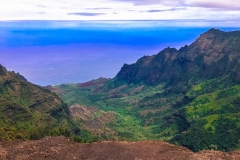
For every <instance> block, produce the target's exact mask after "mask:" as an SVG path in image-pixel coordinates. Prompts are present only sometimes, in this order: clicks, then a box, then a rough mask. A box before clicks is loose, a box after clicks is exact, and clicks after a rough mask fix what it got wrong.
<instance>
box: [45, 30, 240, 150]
mask: <svg viewBox="0 0 240 160" xmlns="http://www.w3.org/2000/svg"><path fill="white" fill-rule="evenodd" d="M239 44H240V31H233V32H224V31H220V30H218V29H210V30H209V31H207V32H205V33H203V34H202V35H200V37H199V38H198V39H196V41H194V42H193V43H192V44H191V45H189V46H184V47H182V48H180V49H179V50H177V49H175V48H166V49H164V50H163V51H161V52H159V53H158V54H156V55H152V56H144V57H142V58H140V59H139V60H138V61H137V62H136V63H133V64H130V65H128V64H124V65H123V67H122V68H121V70H120V71H119V73H118V74H117V75H116V77H114V78H113V79H102V78H101V79H97V80H92V81H90V82H87V83H82V84H71V85H60V86H54V87H48V88H49V89H51V90H53V91H57V92H56V93H58V94H59V93H60V94H59V95H60V96H61V97H62V98H63V100H64V101H65V102H66V103H68V104H69V105H74V104H76V103H77V104H80V105H82V106H85V107H87V106H94V107H97V108H98V109H100V110H103V111H102V112H101V113H104V112H109V111H111V112H112V113H114V114H112V115H114V118H112V121H110V122H108V123H104V125H103V129H102V130H103V132H101V134H100V136H101V137H103V138H105V139H118V140H131V141H138V140H145V139H155V140H157V139H161V140H165V141H169V142H171V143H174V144H177V145H182V146H186V147H188V148H189V149H191V150H193V151H199V150H204V149H215V150H222V151H229V150H235V149H239V148H240V141H239V139H240V117H239V115H240V112H239V111H240V110H239V104H240V103H239V102H240V84H239V82H240V57H239V56H240V46H239ZM99 117H101V114H93V117H92V119H94V120H96V121H98V118H99ZM76 119H77V118H76ZM85 124H87V123H85ZM104 128H108V129H109V130H110V131H111V133H113V134H109V132H104V130H105V129H104ZM92 133H94V132H92Z"/></svg>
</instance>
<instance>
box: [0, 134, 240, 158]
mask: <svg viewBox="0 0 240 160" xmlns="http://www.w3.org/2000/svg"><path fill="white" fill-rule="evenodd" d="M0 159H1V160H6V159H8V160H15V159H18V160H25V159H37V160H41V159H44V160H46V159H49V160H52V159H75V160H81V159H91V160H97V159H106V160H108V159H109V160H110V159H111V160H112V159H119V160H128V159H129V160H132V159H152V160H155V159H159V160H161V159H162V160H166V159H171V160H200V159H205V160H210V159H211V160H213V159H225V160H232V159H240V152H239V151H235V152H229V153H226V152H225V153H224V152H219V151H202V152H199V153H193V152H192V151H190V150H188V149H187V148H184V147H180V146H174V145H171V144H168V143H166V142H163V141H141V142H118V141H115V142H106V141H105V142H95V143H91V144H79V143H74V142H72V141H70V140H68V139H67V138H64V137H45V138H44V139H41V140H37V141H26V142H0Z"/></svg>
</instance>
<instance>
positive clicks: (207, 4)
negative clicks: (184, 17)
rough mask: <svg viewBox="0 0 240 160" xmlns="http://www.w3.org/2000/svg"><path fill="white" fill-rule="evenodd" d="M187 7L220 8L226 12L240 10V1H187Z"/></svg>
mask: <svg viewBox="0 0 240 160" xmlns="http://www.w3.org/2000/svg"><path fill="white" fill-rule="evenodd" d="M184 3H185V5H189V6H194V7H202V8H218V9H226V10H238V9H240V0H235V1H231V2H229V1H226V0H185V2H184Z"/></svg>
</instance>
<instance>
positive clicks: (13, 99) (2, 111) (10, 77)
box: [0, 65, 79, 139]
mask: <svg viewBox="0 0 240 160" xmlns="http://www.w3.org/2000/svg"><path fill="white" fill-rule="evenodd" d="M0 117H1V118H0V124H1V125H0V139H38V138H41V137H43V136H45V135H66V136H69V135H70V131H72V132H74V129H75V131H77V130H79V129H77V128H76V127H74V124H73V123H71V117H70V111H69V108H68V106H67V104H65V103H64V102H63V101H62V100H61V99H60V98H59V97H58V96H57V94H55V93H53V92H51V91H49V90H47V89H44V88H42V87H40V86H37V85H34V84H31V83H29V82H28V81H27V80H26V79H25V78H24V77H23V76H21V75H19V74H16V73H14V72H9V71H7V70H6V68H5V67H3V66H2V65H0Z"/></svg>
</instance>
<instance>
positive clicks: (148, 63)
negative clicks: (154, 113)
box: [116, 29, 240, 86]
mask: <svg viewBox="0 0 240 160" xmlns="http://www.w3.org/2000/svg"><path fill="white" fill-rule="evenodd" d="M239 42H240V32H239V31H235V32H223V31H220V30H217V29H210V30H209V31H207V32H206V33H204V34H202V35H201V36H200V37H199V38H198V39H197V40H196V41H195V42H193V43H192V44H191V45H190V46H184V47H182V48H180V49H179V50H177V49H175V48H166V49H164V50H163V51H161V52H160V53H158V54H157V55H153V56H145V57H142V58H140V59H139V60H138V61H137V62H136V63H134V64H131V65H127V64H125V65H124V66H123V67H122V69H121V70H120V72H119V73H118V74H117V76H116V79H117V80H118V81H119V80H124V81H126V82H127V83H138V82H143V83H145V84H158V83H162V82H165V83H167V85H168V86H171V85H176V84H178V83H184V84H185V85H192V84H193V82H196V81H203V80H207V79H212V78H218V77H222V76H223V75H229V76H230V77H231V79H232V81H234V82H236V83H238V82H239V81H240V77H239V76H238V74H240V72H239V62H238V60H239V56H240V54H239V50H240V46H239ZM187 81H191V82H187ZM192 81H193V82H192ZM186 82H187V83H186Z"/></svg>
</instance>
